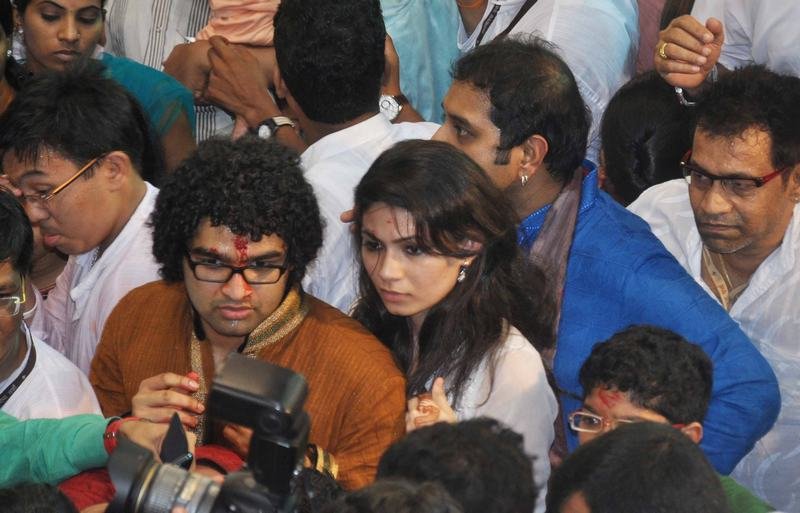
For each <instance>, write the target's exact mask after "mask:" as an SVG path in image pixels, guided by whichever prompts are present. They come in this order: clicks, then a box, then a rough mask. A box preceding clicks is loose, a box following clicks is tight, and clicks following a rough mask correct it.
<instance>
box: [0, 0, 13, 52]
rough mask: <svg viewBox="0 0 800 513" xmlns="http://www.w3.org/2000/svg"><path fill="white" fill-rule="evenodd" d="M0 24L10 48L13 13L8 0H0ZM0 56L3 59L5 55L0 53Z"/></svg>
mask: <svg viewBox="0 0 800 513" xmlns="http://www.w3.org/2000/svg"><path fill="white" fill-rule="evenodd" d="M0 26H2V27H3V33H5V35H6V38H8V47H9V48H11V36H12V34H13V31H14V15H13V14H12V11H11V2H10V0H2V1H0ZM0 58H2V59H5V58H6V56H5V55H0Z"/></svg>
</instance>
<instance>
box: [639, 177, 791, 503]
mask: <svg viewBox="0 0 800 513" xmlns="http://www.w3.org/2000/svg"><path fill="white" fill-rule="evenodd" d="M628 208H629V209H630V210H631V211H632V212H634V213H635V214H637V215H639V216H640V217H642V218H643V219H644V220H645V221H647V222H648V223H649V224H650V227H651V228H652V230H653V233H654V234H655V235H656V236H657V237H658V238H659V239H661V242H663V243H664V245H665V246H666V247H667V249H668V250H669V252H670V253H672V254H673V255H674V256H675V258H676V259H677V260H678V262H680V264H681V265H682V266H683V267H684V268H685V269H686V271H687V272H688V273H689V274H691V275H692V277H693V278H694V279H695V280H696V281H697V283H699V284H700V285H701V286H702V287H703V288H704V289H705V290H706V292H708V293H709V294H711V295H712V296H714V294H713V293H712V292H711V289H709V287H708V286H707V285H706V283H705V282H704V281H703V278H702V276H701V252H702V248H703V245H702V241H701V239H700V233H699V232H698V231H697V226H696V225H695V221H694V214H693V212H692V206H691V204H690V202H689V192H688V186H687V184H686V182H685V181H683V180H672V181H670V182H666V183H663V184H660V185H656V186H654V187H651V188H650V189H648V190H646V191H645V192H644V193H643V194H642V195H641V196H639V198H638V199H637V200H636V201H634V202H633V203H632V204H631V205H630V206H629V207H628ZM730 315H731V317H733V319H734V320H735V321H736V322H738V323H739V325H740V326H741V327H742V330H743V331H744V332H745V333H746V334H747V336H749V337H750V339H751V340H752V341H753V343H754V344H755V345H756V347H757V348H758V350H759V351H760V352H761V354H762V355H764V358H766V359H767V361H768V362H769V363H770V365H771V366H772V369H773V370H774V371H775V375H776V376H777V377H778V384H779V386H780V391H781V412H780V415H779V416H778V420H777V422H776V423H775V426H773V428H772V430H771V431H770V432H769V433H767V434H766V435H765V436H764V437H763V438H762V439H761V440H759V441H758V442H757V443H756V446H755V448H753V450H752V451H750V453H749V454H748V455H747V456H745V458H744V459H743V460H742V461H741V462H740V463H739V465H738V466H737V467H736V469H735V470H734V471H733V473H732V474H731V476H732V477H733V478H735V479H736V480H737V481H738V482H739V483H741V484H742V485H743V486H746V487H747V488H749V489H750V490H752V491H753V492H754V493H756V494H757V495H759V496H760V497H761V498H763V499H764V500H766V501H767V502H768V503H769V504H771V505H772V506H774V507H776V508H778V509H781V510H785V511H800V343H798V340H800V208H797V207H795V209H794V215H793V217H792V221H791V222H790V224H789V227H788V228H787V230H786V235H785V237H784V239H783V243H782V244H781V246H780V247H779V248H778V249H776V250H775V251H773V252H772V254H771V255H770V256H769V257H767V259H766V260H764V262H762V263H761V265H760V266H759V267H758V269H757V270H756V272H755V274H753V276H752V277H751V279H750V284H749V285H748V286H747V288H746V289H745V290H744V292H743V293H742V295H741V296H739V299H737V300H736V302H735V303H734V304H733V307H732V308H731V311H730ZM731 422H747V419H746V418H745V419H731Z"/></svg>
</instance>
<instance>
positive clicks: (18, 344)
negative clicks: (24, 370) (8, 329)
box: [0, 329, 28, 381]
mask: <svg viewBox="0 0 800 513" xmlns="http://www.w3.org/2000/svg"><path fill="white" fill-rule="evenodd" d="M6 347H8V348H10V349H9V351H8V352H7V353H6V354H4V355H3V356H2V357H0V381H4V380H6V379H8V378H9V376H11V375H12V374H14V372H15V371H16V370H17V369H19V366H20V365H22V362H23V361H24V360H25V355H26V354H28V343H27V341H26V340H25V334H24V333H23V331H22V329H17V330H15V332H14V334H13V335H11V337H10V339H9V340H8V341H7V343H6Z"/></svg>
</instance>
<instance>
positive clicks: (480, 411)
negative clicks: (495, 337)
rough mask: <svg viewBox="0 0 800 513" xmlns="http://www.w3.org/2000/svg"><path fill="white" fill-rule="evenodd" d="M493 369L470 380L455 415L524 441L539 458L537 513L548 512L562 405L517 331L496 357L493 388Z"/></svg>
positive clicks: (539, 360) (483, 369) (480, 370)
mask: <svg viewBox="0 0 800 513" xmlns="http://www.w3.org/2000/svg"><path fill="white" fill-rule="evenodd" d="M489 364H490V362H489V360H488V358H487V359H484V361H483V362H481V365H480V367H479V368H478V369H477V370H476V371H475V372H474V374H473V375H472V376H471V377H470V382H469V385H468V386H467V387H466V389H465V390H464V393H463V394H462V397H461V400H460V401H459V404H458V405H457V406H456V408H455V410H456V414H457V415H458V418H459V419H461V420H465V419H471V418H475V417H491V418H493V419H496V420H499V421H500V422H502V423H503V424H505V425H506V426H508V427H510V428H511V429H513V430H514V431H516V432H517V433H519V434H521V435H522V436H523V437H524V438H525V452H526V453H527V454H528V455H529V456H533V457H535V458H536V459H535V460H534V463H533V472H534V473H533V475H534V480H535V481H536V485H537V486H538V487H540V489H539V497H538V499H537V501H536V510H535V511H536V513H540V512H543V511H544V509H545V499H546V490H547V480H548V479H549V478H550V456H549V454H550V446H551V445H553V440H554V438H555V432H554V430H553V423H554V422H555V419H556V416H557V415H558V402H557V401H556V398H555V395H553V390H552V389H551V388H550V384H549V383H548V382H547V376H546V374H545V370H544V365H543V364H542V358H541V357H540V356H539V352H538V351H536V349H535V348H534V347H533V346H532V345H531V343H530V342H528V339H526V338H525V337H524V336H523V335H522V333H520V332H519V330H517V329H516V328H514V327H512V328H511V329H510V330H509V333H508V337H507V338H506V341H505V342H504V344H503V347H502V348H501V349H500V351H499V353H498V354H497V360H496V367H495V371H494V372H495V373H494V383H491V376H490V374H489V370H490V369H489ZM490 384H491V385H492V388H491V393H489V386H490Z"/></svg>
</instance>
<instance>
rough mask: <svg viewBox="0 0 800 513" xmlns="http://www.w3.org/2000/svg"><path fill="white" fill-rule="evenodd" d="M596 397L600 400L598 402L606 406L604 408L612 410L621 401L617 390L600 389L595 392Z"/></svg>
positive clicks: (620, 394)
mask: <svg viewBox="0 0 800 513" xmlns="http://www.w3.org/2000/svg"><path fill="white" fill-rule="evenodd" d="M597 395H598V397H599V398H600V401H602V402H603V404H604V405H605V406H606V408H609V409H611V408H613V407H614V406H616V405H617V404H619V402H620V401H622V393H620V392H619V391H618V390H608V389H600V390H598V391H597Z"/></svg>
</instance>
